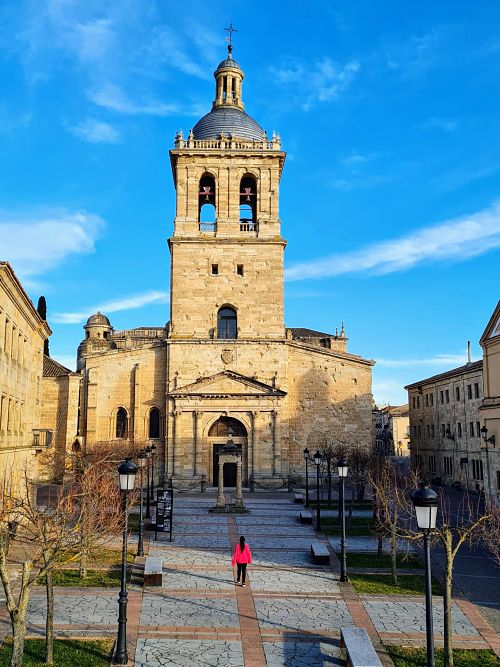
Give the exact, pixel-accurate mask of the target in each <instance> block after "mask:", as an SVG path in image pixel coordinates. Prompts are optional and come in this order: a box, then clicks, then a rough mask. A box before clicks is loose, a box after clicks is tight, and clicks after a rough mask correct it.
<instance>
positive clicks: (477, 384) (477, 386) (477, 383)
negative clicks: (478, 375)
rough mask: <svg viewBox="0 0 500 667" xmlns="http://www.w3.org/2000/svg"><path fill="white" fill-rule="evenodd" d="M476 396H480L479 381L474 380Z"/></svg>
mask: <svg viewBox="0 0 500 667" xmlns="http://www.w3.org/2000/svg"><path fill="white" fill-rule="evenodd" d="M474 398H479V382H474Z"/></svg>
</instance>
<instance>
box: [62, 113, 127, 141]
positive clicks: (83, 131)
mask: <svg viewBox="0 0 500 667" xmlns="http://www.w3.org/2000/svg"><path fill="white" fill-rule="evenodd" d="M68 130H69V131H70V132H71V133H72V134H74V135H75V136H76V137H78V138H79V139H82V140H83V141H88V142H89V143H91V144H117V143H118V142H119V141H120V133H119V132H118V130H116V129H115V128H114V127H113V126H112V125H110V124H109V123H104V122H103V121H99V120H96V119H95V118H86V119H85V120H83V121H82V122H81V123H80V124H79V125H73V126H68Z"/></svg>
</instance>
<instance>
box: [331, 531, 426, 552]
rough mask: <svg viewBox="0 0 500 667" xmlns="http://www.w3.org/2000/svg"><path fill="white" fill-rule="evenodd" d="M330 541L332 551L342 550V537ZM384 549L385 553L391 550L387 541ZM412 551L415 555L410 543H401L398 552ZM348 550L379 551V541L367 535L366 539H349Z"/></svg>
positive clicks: (332, 537) (332, 538) (334, 537)
mask: <svg viewBox="0 0 500 667" xmlns="http://www.w3.org/2000/svg"><path fill="white" fill-rule="evenodd" d="M328 541H329V542H330V545H331V546H332V549H334V550H335V551H339V550H340V536H339V537H337V536H336V535H335V536H330V537H329V538H328ZM383 549H384V551H387V550H388V549H389V542H388V541H387V540H384V542H383ZM408 549H409V550H410V552H411V553H413V549H412V547H411V545H409V544H408V542H404V541H401V542H400V543H399V544H398V551H408ZM347 550H348V551H369V552H373V551H375V552H376V551H377V540H376V538H375V537H372V536H370V535H367V536H366V537H347Z"/></svg>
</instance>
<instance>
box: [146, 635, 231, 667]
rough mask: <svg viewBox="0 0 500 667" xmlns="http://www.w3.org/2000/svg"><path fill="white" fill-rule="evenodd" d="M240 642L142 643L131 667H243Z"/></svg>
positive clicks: (162, 641)
mask: <svg viewBox="0 0 500 667" xmlns="http://www.w3.org/2000/svg"><path fill="white" fill-rule="evenodd" d="M242 665H243V651H242V647H241V642H237V641H223V640H217V639H204V640H198V639H191V640H185V639H184V640H183V639H143V638H139V640H138V642H137V651H136V655H135V662H134V667H242Z"/></svg>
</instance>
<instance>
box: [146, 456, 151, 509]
mask: <svg viewBox="0 0 500 667" xmlns="http://www.w3.org/2000/svg"><path fill="white" fill-rule="evenodd" d="M144 454H145V455H146V472H147V476H148V479H147V484H146V519H151V505H150V503H149V467H150V466H149V460H150V459H151V447H146V449H145V450H144Z"/></svg>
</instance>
